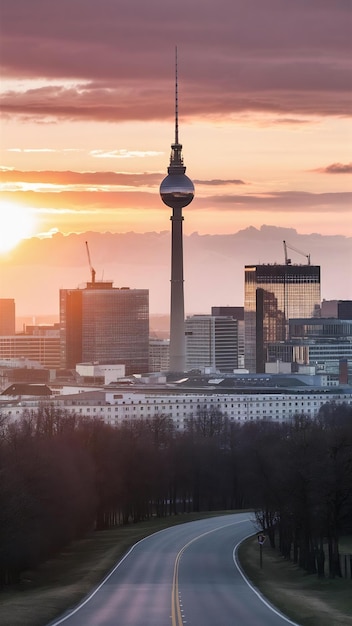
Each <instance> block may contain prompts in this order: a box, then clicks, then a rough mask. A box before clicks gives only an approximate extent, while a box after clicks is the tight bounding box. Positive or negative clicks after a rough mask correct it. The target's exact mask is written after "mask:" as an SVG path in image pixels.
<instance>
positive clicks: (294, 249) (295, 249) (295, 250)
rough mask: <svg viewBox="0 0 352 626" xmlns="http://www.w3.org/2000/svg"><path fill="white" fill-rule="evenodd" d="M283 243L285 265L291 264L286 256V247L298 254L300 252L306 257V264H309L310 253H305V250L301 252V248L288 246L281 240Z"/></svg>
mask: <svg viewBox="0 0 352 626" xmlns="http://www.w3.org/2000/svg"><path fill="white" fill-rule="evenodd" d="M283 244H284V252H285V264H286V265H291V259H289V258H288V256H287V249H289V250H293V251H294V252H297V253H298V254H302V256H305V257H306V259H307V265H310V254H306V253H305V252H302V250H298V249H297V248H294V247H293V246H289V245H288V244H287V243H286V241H283Z"/></svg>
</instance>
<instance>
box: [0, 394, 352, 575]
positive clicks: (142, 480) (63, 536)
mask: <svg viewBox="0 0 352 626" xmlns="http://www.w3.org/2000/svg"><path fill="white" fill-rule="evenodd" d="M238 509H247V510H248V509H250V510H253V511H255V513H256V518H257V521H258V528H260V529H261V530H263V531H264V532H265V533H266V535H267V537H268V538H269V541H270V544H271V545H272V546H273V547H277V548H278V549H279V551H280V553H281V554H282V556H283V557H284V558H286V559H292V561H294V562H295V563H297V564H299V566H300V567H302V568H304V570H306V571H307V572H308V573H310V574H316V575H317V576H320V577H323V576H324V575H325V573H324V572H325V571H328V575H329V576H330V577H336V576H340V575H341V571H340V563H339V550H338V541H339V537H340V536H341V535H342V534H344V535H346V534H351V533H352V408H351V407H348V406H347V405H341V406H337V405H333V404H326V405H325V406H324V407H323V408H322V409H321V410H320V412H319V414H318V415H317V416H316V417H315V418H311V417H309V418H308V417H307V416H305V415H297V416H295V418H294V419H293V420H292V421H288V422H285V423H274V422H270V421H256V422H254V421H250V422H247V423H245V424H241V425H240V424H237V423H235V422H231V421H229V420H228V419H227V418H226V417H224V416H223V415H222V414H221V413H219V412H216V411H214V412H211V411H209V410H205V409H204V410H199V412H198V415H197V417H196V418H193V419H190V420H189V421H188V422H187V425H186V427H185V429H184V430H183V431H179V430H176V428H175V426H174V424H173V422H172V420H171V419H170V418H169V417H167V416H164V415H160V416H158V417H155V418H153V419H150V420H136V421H126V422H125V423H123V424H121V425H120V426H117V427H112V426H108V425H106V424H104V423H103V422H101V421H98V420H91V419H89V418H84V417H83V418H82V417H81V416H78V415H73V414H68V413H66V412H65V411H63V410H58V409H57V408H51V407H48V406H46V407H45V406H43V407H42V408H40V409H37V410H35V411H27V412H26V413H24V414H23V416H22V418H21V419H20V420H19V421H16V422H10V421H8V419H7V418H6V417H4V416H3V417H1V416H0V585H8V584H14V583H17V582H18V581H19V580H20V579H21V575H22V574H23V572H24V571H26V570H28V569H33V568H35V567H37V566H38V565H39V564H40V563H42V562H44V561H45V560H47V559H48V558H50V557H52V556H54V555H55V554H57V553H58V552H59V551H60V550H62V549H63V548H64V547H65V546H67V545H68V544H69V543H70V542H72V541H73V540H75V539H79V538H81V537H83V536H84V535H85V534H86V533H88V532H94V531H98V530H102V529H108V528H111V527H113V526H116V525H118V524H133V523H136V522H138V521H141V520H146V519H148V518H150V517H151V516H158V517H166V516H174V515H178V514H179V513H182V512H193V511H195V512H200V511H225V510H238ZM326 559H327V567H325V560H326Z"/></svg>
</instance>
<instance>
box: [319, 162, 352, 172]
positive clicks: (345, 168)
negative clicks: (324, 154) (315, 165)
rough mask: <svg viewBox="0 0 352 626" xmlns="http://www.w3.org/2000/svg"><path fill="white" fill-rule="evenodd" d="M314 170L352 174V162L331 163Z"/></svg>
mask: <svg viewBox="0 0 352 626" xmlns="http://www.w3.org/2000/svg"><path fill="white" fill-rule="evenodd" d="M315 171H316V172H321V173H322V174H352V163H345V164H344V163H332V164H331V165H327V166H326V167H321V168H319V169H317V170H315Z"/></svg>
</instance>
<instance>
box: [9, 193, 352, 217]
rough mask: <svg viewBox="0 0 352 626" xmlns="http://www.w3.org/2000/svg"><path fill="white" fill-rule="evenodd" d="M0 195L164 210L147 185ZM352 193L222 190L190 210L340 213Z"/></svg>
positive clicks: (46, 203)
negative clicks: (249, 192)
mask: <svg viewBox="0 0 352 626" xmlns="http://www.w3.org/2000/svg"><path fill="white" fill-rule="evenodd" d="M0 199H2V200H5V201H7V202H14V203H20V204H26V205H28V206H31V207H36V208H37V210H38V211H44V212H45V211H47V212H50V211H52V210H57V211H59V212H67V211H70V210H72V211H75V212H77V211H78V212H81V213H82V214H83V213H86V212H87V211H88V212H91V211H93V212H96V213H99V210H104V211H106V210H108V211H110V210H112V211H115V212H118V211H125V210H126V209H127V210H128V211H141V210H143V211H145V210H153V211H163V212H164V211H165V206H164V205H163V203H162V202H161V200H160V198H159V194H158V190H156V189H155V188H152V189H151V191H146V190H145V189H138V188H135V189H133V188H130V189H117V190H113V189H108V190H101V189H99V188H90V189H88V188H87V187H86V188H82V189H80V190H73V189H70V190H66V191H57V190H54V191H52V192H50V191H48V190H46V189H44V190H43V191H41V192H35V191H32V190H27V191H22V190H16V191H12V192H10V191H3V192H2V193H1V194H0ZM351 203H352V193H347V192H336V193H309V192H303V191H299V192H297V191H286V192H277V191H272V192H265V193H261V194H259V193H256V194H237V195H236V194H227V195H225V194H222V195H216V196H208V197H206V198H202V197H197V195H196V196H195V199H194V201H193V202H192V205H191V207H190V209H189V210H191V211H198V210H204V209H205V210H211V211H216V212H217V213H218V214H219V212H228V213H229V212H234V213H236V212H237V211H245V212H248V213H250V212H258V211H259V212H266V213H280V212H290V213H292V214H293V215H297V214H298V213H306V212H308V211H309V212H310V213H326V212H331V211H334V212H335V213H336V214H337V213H346V212H350V210H351Z"/></svg>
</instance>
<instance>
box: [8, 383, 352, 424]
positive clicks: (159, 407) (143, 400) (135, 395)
mask: <svg viewBox="0 0 352 626" xmlns="http://www.w3.org/2000/svg"><path fill="white" fill-rule="evenodd" d="M328 402H330V403H335V404H343V403H345V404H347V405H349V406H352V389H351V388H348V389H346V391H341V390H336V391H335V390H331V389H330V390H328V389H325V390H324V389H322V388H321V389H318V390H310V391H308V390H306V391H304V392H303V391H298V390H295V391H292V392H282V391H276V390H274V389H273V390H272V391H266V392H256V391H254V392H252V393H251V392H246V393H243V392H242V393H235V392H233V393H216V392H215V391H214V392H210V391H207V392H204V393H200V392H190V391H186V390H179V391H176V390H175V391H173V390H164V391H162V390H160V391H159V390H153V391H152V390H150V391H147V390H146V391H141V390H138V391H132V390H131V391H126V390H125V389H124V390H122V389H121V390H120V389H118V388H115V389H112V390H109V391H107V390H100V391H89V392H83V391H82V392H81V393H75V394H73V395H61V396H55V397H54V396H53V397H52V398H50V399H44V400H43V399H38V398H36V399H34V398H31V399H25V398H23V397H22V398H12V399H6V400H5V399H1V400H0V414H2V415H7V416H8V417H9V418H10V419H16V418H19V417H20V416H21V414H22V413H23V412H24V411H25V410H26V409H30V410H31V409H35V408H38V407H39V406H40V405H42V406H43V405H44V406H47V405H48V404H49V405H51V406H53V407H57V408H61V409H64V410H66V411H68V412H69V413H76V414H77V415H82V416H83V415H84V416H89V417H91V418H96V419H101V420H102V421H104V422H105V423H107V424H111V425H113V426H114V425H118V424H121V423H123V422H124V421H126V420H133V419H146V418H153V417H155V416H160V415H163V416H167V417H170V418H171V419H172V420H173V422H174V423H175V426H176V428H178V429H180V430H182V429H183V428H184V426H185V424H186V422H187V420H188V419H190V418H191V417H196V416H197V414H198V413H199V411H208V412H213V411H216V412H220V413H222V414H223V415H224V416H226V417H227V418H228V419H229V420H230V421H231V422H239V423H243V422H246V421H250V420H253V421H278V422H280V421H281V422H282V421H285V420H290V419H292V418H293V417H294V416H295V415H297V414H300V415H302V414H304V415H307V416H311V417H314V416H315V415H316V414H317V413H318V411H319V409H320V408H321V407H322V406H323V405H324V404H326V403H328Z"/></svg>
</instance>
